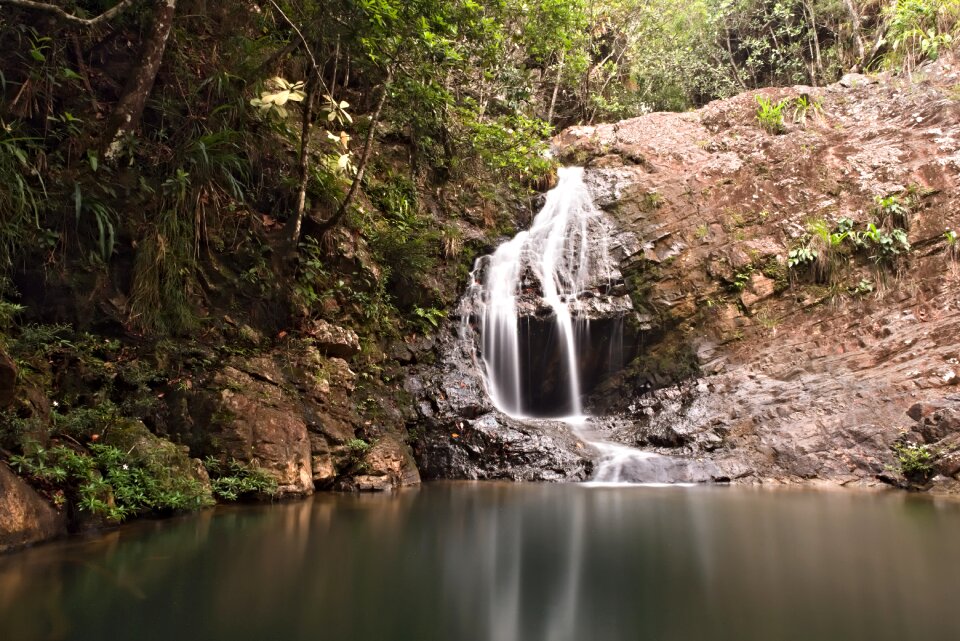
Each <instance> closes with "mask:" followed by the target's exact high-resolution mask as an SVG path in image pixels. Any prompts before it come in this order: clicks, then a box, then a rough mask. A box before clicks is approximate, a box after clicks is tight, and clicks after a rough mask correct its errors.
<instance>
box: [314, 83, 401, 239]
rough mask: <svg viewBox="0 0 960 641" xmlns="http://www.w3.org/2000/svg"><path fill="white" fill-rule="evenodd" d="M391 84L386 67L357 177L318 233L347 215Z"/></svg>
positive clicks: (333, 225) (358, 164)
mask: <svg viewBox="0 0 960 641" xmlns="http://www.w3.org/2000/svg"><path fill="white" fill-rule="evenodd" d="M392 84H393V68H392V67H388V68H387V77H386V79H385V80H384V82H383V91H382V93H381V94H380V99H379V100H377V106H376V108H374V110H373V115H372V116H370V129H368V130H367V137H366V140H364V142H363V152H362V153H361V155H360V161H359V162H358V163H357V175H356V176H355V177H354V179H353V182H352V183H351V184H350V190H349V191H347V195H346V196H344V198H343V201H342V202H341V203H340V206H339V207H338V208H337V212H336V213H335V214H334V215H333V216H331V217H330V218H328V219H327V220H325V221H323V222H322V223H320V231H321V232H322V233H326V232H328V231H330V230H331V229H333V228H334V227H336V226H337V224H339V222H340V219H341V218H343V216H344V214H346V213H347V209H349V207H350V203H352V202H353V197H354V196H356V194H357V189H358V188H359V187H360V183H362V182H363V174H364V172H365V171H366V170H367V161H368V160H369V159H370V150H371V149H372V148H373V138H374V136H375V135H376V130H377V125H378V124H380V113H381V112H382V111H383V104H384V103H385V102H386V101H387V94H389V93H390V88H391V86H392Z"/></svg>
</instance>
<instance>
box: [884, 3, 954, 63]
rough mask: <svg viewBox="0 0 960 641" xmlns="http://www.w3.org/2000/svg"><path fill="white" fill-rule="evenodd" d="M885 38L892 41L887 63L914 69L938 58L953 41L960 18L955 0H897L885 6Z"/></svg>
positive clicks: (889, 41)
mask: <svg viewBox="0 0 960 641" xmlns="http://www.w3.org/2000/svg"><path fill="white" fill-rule="evenodd" d="M883 13H884V16H885V18H886V20H887V23H888V25H889V26H888V27H887V32H886V34H885V35H884V39H885V41H886V42H887V43H888V44H889V45H890V51H889V53H888V54H887V56H886V60H885V62H886V64H887V65H888V66H892V67H901V66H902V67H905V68H906V69H907V71H911V70H913V69H914V68H916V66H917V65H918V64H919V63H920V62H922V61H923V60H926V59H930V60H936V59H937V58H938V57H939V55H940V52H941V51H942V50H944V49H946V48H947V47H949V46H950V45H951V44H952V43H953V39H954V32H955V30H956V28H957V22H958V19H960V5H958V4H957V2H956V1H955V0H894V1H893V2H891V3H889V4H888V5H887V6H885V7H884V9H883Z"/></svg>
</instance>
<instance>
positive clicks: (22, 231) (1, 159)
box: [0, 120, 47, 274]
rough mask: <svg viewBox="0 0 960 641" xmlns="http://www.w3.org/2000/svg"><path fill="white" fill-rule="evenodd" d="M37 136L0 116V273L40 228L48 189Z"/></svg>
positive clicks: (10, 263)
mask: <svg viewBox="0 0 960 641" xmlns="http://www.w3.org/2000/svg"><path fill="white" fill-rule="evenodd" d="M36 147H37V140H36V139H35V138H31V137H29V136H24V135H22V134H20V133H19V125H18V124H17V123H14V124H6V123H4V122H3V121H2V120H0V274H2V273H4V272H6V271H7V270H9V269H10V268H11V267H12V266H13V262H14V259H15V258H16V257H17V256H18V255H20V254H21V250H22V248H23V245H24V244H25V243H27V242H30V240H32V239H33V238H34V237H36V236H37V235H39V234H38V232H39V230H40V229H41V224H40V215H41V212H42V210H43V207H44V201H45V200H46V197H47V193H46V187H45V185H44V183H43V179H42V178H41V174H40V170H39V166H38V164H37V162H36V160H35V159H34V156H35V154H36Z"/></svg>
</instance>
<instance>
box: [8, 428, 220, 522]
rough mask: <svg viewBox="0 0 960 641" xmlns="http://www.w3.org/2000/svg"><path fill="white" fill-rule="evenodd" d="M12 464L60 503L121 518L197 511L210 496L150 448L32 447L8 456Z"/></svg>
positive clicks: (107, 516)
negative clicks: (24, 451) (69, 503)
mask: <svg viewBox="0 0 960 641" xmlns="http://www.w3.org/2000/svg"><path fill="white" fill-rule="evenodd" d="M10 464H11V466H12V467H13V468H14V469H15V470H16V471H17V472H18V473H19V474H21V475H23V476H25V477H27V478H28V479H29V480H30V481H31V482H32V483H34V484H35V485H37V486H38V487H39V488H40V489H41V490H42V491H44V492H45V493H46V494H47V495H48V496H50V497H51V498H52V499H53V500H54V502H55V503H56V504H59V505H62V504H64V503H65V502H66V501H68V500H69V501H72V502H73V503H74V504H75V505H76V506H77V507H78V508H79V509H80V510H81V511H84V512H88V513H90V514H92V515H94V516H100V517H105V518H107V519H108V520H111V521H115V522H119V521H123V520H124V519H126V518H128V517H130V516H136V515H140V514H145V513H147V512H175V511H185V510H198V509H200V508H202V507H204V506H206V505H209V497H208V495H207V494H206V492H205V491H204V488H203V486H202V485H201V484H200V482H199V481H197V480H196V479H193V478H190V477H186V476H183V475H180V474H175V473H172V472H171V470H170V468H169V467H167V464H166V462H165V461H163V460H162V459H160V458H158V457H156V456H154V455H153V454H152V453H151V452H146V453H140V454H139V455H135V454H134V451H133V450H131V451H124V450H122V449H119V448H117V447H113V446H110V445H99V444H91V445H90V446H89V448H88V449H87V450H79V449H74V448H71V447H67V446H64V445H57V446H54V447H52V448H50V449H44V448H41V447H32V448H30V449H29V450H28V453H26V454H22V455H14V456H12V457H10Z"/></svg>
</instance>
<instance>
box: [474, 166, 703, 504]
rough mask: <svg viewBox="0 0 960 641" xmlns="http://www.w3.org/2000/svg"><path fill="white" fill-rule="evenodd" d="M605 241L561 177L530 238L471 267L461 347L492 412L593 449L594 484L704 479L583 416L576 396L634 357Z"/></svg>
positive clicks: (576, 182) (580, 188)
mask: <svg viewBox="0 0 960 641" xmlns="http://www.w3.org/2000/svg"><path fill="white" fill-rule="evenodd" d="M612 236H613V228H612V227H611V226H610V225H609V223H608V222H607V221H606V219H605V218H604V216H603V214H602V213H601V212H600V210H599V209H598V208H597V207H596V206H595V204H594V202H593V199H592V197H591V195H590V192H589V191H588V189H587V186H586V184H585V182H584V171H583V169H582V168H580V167H567V168H563V169H560V171H559V181H558V183H557V186H556V187H555V188H554V189H552V190H551V191H550V192H548V193H547V196H546V202H545V203H544V205H543V208H542V209H541V210H540V212H539V213H538V214H537V215H536V216H535V217H534V219H533V223H532V224H531V226H530V229H529V230H527V231H522V232H520V233H519V234H517V235H516V236H514V237H513V238H512V239H511V240H509V241H507V242H505V243H503V244H502V245H500V246H499V247H498V248H497V250H496V251H495V252H494V253H493V254H491V255H489V256H483V257H481V258H479V259H478V260H477V262H476V264H475V265H474V269H473V271H472V272H471V274H470V285H469V287H468V289H467V292H466V294H465V295H464V297H463V298H462V299H461V307H460V319H461V327H460V337H461V340H462V341H463V342H462V343H461V345H462V347H463V349H464V350H465V351H466V352H467V353H468V354H470V355H471V357H472V358H473V362H474V364H475V365H476V367H477V370H478V372H479V374H480V378H481V379H482V380H483V384H484V386H485V388H486V392H487V394H488V395H489V397H490V400H491V401H492V402H493V404H494V406H496V408H497V409H498V410H500V411H501V412H503V413H504V414H507V415H508V416H510V417H512V418H515V419H536V418H541V419H542V418H555V419H561V420H563V421H564V422H566V423H568V424H570V425H571V429H572V431H573V432H574V433H575V434H576V435H577V437H578V438H580V439H582V440H583V442H585V443H587V444H588V445H590V446H591V447H592V448H593V449H594V451H595V452H596V454H597V457H596V459H595V463H594V465H595V467H594V474H593V478H592V479H591V481H592V483H593V484H599V485H605V484H611V483H612V484H620V483H629V484H637V483H639V484H653V485H661V484H678V481H685V480H693V481H702V480H705V479H709V478H710V476H709V473H710V470H709V469H708V468H706V467H704V466H699V465H698V464H696V463H695V462H693V463H691V462H688V461H685V460H683V459H679V458H674V457H667V456H663V455H660V454H655V453H652V452H644V451H642V450H639V449H636V448H634V447H630V446H627V445H623V444H620V443H614V442H611V441H609V440H607V439H606V438H605V437H604V435H603V434H602V433H600V432H599V430H598V424H600V423H603V422H604V420H605V419H603V418H597V417H594V418H590V417H587V416H585V415H584V411H583V400H582V398H581V397H582V395H583V394H585V393H589V392H590V386H591V384H596V383H597V382H598V380H600V379H602V378H603V377H604V376H605V375H606V374H609V373H610V372H612V371H616V370H618V369H621V368H622V367H623V366H624V364H625V360H624V357H625V356H626V357H628V358H629V357H630V356H631V355H632V354H634V353H635V340H634V339H635V337H634V339H631V340H630V341H625V340H624V319H625V318H626V317H627V316H628V315H629V314H631V313H633V305H632V303H631V301H630V298H629V297H628V296H626V295H625V293H624V292H623V291H622V290H620V291H619V295H618V293H617V292H618V288H617V287H616V285H618V284H620V283H622V280H623V278H622V275H621V273H620V270H619V268H618V265H617V262H616V261H615V260H614V259H613V257H612V256H611V253H612V252H611V249H610V246H611V243H610V239H611V237H612ZM621 253H622V252H621ZM591 323H592V324H593V325H594V326H593V328H592V330H593V331H591ZM628 343H629V344H630V346H629V347H628V345H627V344H628Z"/></svg>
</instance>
